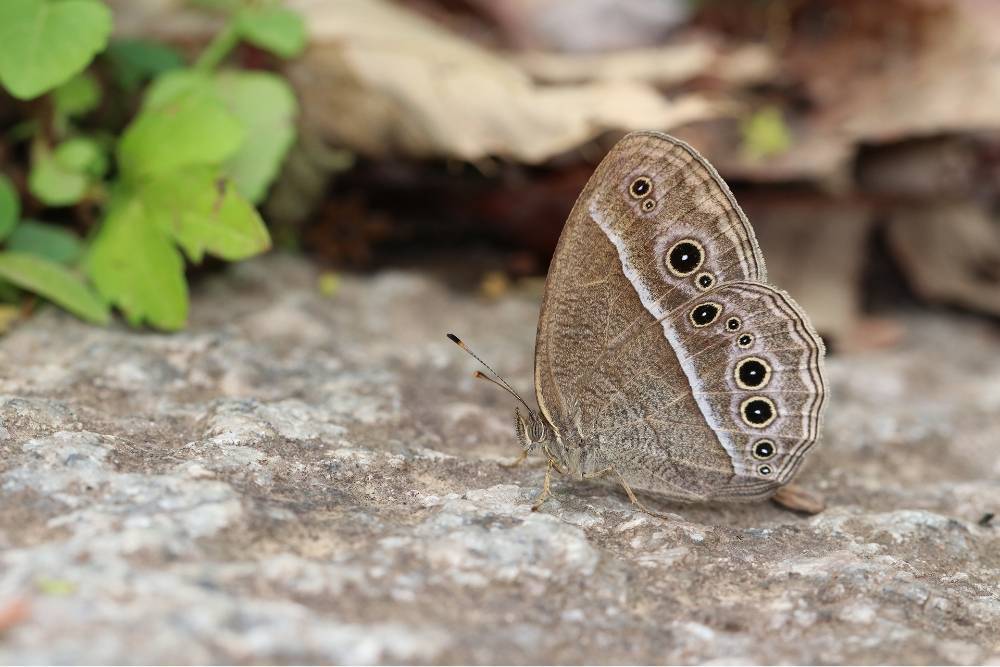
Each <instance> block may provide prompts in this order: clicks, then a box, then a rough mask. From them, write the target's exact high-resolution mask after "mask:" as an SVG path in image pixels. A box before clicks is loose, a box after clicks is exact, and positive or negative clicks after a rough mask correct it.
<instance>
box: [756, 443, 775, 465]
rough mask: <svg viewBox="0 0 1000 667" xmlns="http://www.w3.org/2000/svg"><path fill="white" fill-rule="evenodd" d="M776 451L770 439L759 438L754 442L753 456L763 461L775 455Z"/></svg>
mask: <svg viewBox="0 0 1000 667" xmlns="http://www.w3.org/2000/svg"><path fill="white" fill-rule="evenodd" d="M775 451H776V450H775V447H774V443H773V442H771V441H770V440H758V441H757V442H755V443H754V444H753V456H754V458H755V459H760V460H761V461H767V460H768V459H769V458H771V457H772V456H774V453H775Z"/></svg>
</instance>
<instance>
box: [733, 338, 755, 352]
mask: <svg viewBox="0 0 1000 667" xmlns="http://www.w3.org/2000/svg"><path fill="white" fill-rule="evenodd" d="M736 345H737V346H738V347H740V348H742V349H744V350H745V349H747V348H748V347H750V346H751V345H753V336H751V335H750V334H743V335H742V336H740V337H739V338H737V339H736Z"/></svg>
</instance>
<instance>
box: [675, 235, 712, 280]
mask: <svg viewBox="0 0 1000 667" xmlns="http://www.w3.org/2000/svg"><path fill="white" fill-rule="evenodd" d="M704 259H705V253H704V252H703V251H702V249H701V245H700V244H699V243H697V242H696V241H693V240H691V239H684V240H683V241H678V242H677V243H675V244H674V245H673V247H672V248H670V252H668V253H667V268H669V269H670V271H671V273H673V274H674V275H676V276H682V277H683V276H689V275H691V274H692V273H694V272H695V271H697V270H698V268H699V267H700V266H701V263H702V262H703V261H704Z"/></svg>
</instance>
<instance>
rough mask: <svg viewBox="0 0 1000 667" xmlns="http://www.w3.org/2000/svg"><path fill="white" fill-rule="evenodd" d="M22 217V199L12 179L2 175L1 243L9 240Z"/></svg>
mask: <svg viewBox="0 0 1000 667" xmlns="http://www.w3.org/2000/svg"><path fill="white" fill-rule="evenodd" d="M20 217H21V199H20V198H19V197H18V196H17V188H15V187H14V184H13V183H11V182H10V179H9V178H7V177H6V176H4V175H3V174H0V241H2V240H3V239H5V238H7V236H8V235H9V234H10V233H11V231H12V230H13V229H14V227H16V226H17V221H18V220H19V219H20Z"/></svg>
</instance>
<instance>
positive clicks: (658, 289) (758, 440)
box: [518, 132, 826, 501]
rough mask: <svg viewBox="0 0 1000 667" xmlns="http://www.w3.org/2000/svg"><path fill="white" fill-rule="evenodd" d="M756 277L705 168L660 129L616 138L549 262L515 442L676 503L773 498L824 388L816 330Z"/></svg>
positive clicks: (727, 198) (756, 255)
mask: <svg viewBox="0 0 1000 667" xmlns="http://www.w3.org/2000/svg"><path fill="white" fill-rule="evenodd" d="M766 280H767V276H766V269H765V267H764V260H763V257H762V256H761V253H760V249H759V247H758V245H757V241H756V239H755V236H754V233H753V229H752V228H751V227H750V224H749V222H748V221H747V219H746V217H745V216H744V215H743V213H742V211H741V210H740V208H739V206H738V205H737V203H736V201H735V199H734V198H733V196H732V194H731V193H730V192H729V189H728V188H727V187H726V185H725V183H724V182H723V181H722V179H721V178H720V177H719V176H718V174H717V173H716V172H715V170H714V169H713V168H712V167H711V166H710V165H709V164H708V163H707V162H706V161H705V160H704V159H703V158H701V156H699V155H698V154H697V153H696V152H695V151H694V150H693V149H692V148H690V147H689V146H687V145H686V144H684V143H683V142H680V141H679V140H677V139H674V138H672V137H669V136H668V135H664V134H659V133H653V132H643V133H633V134H630V135H628V136H626V137H625V138H624V139H622V140H621V141H620V142H619V143H618V144H617V145H616V146H615V147H614V148H613V149H612V150H611V151H610V152H609V154H608V156H607V157H605V159H604V160H603V161H602V162H601V164H600V165H599V166H598V168H597V170H596V171H595V173H594V175H593V177H592V178H591V180H590V181H589V183H588V184H587V186H586V187H585V188H584V190H583V192H582V193H581V195H580V197H579V199H578V201H577V203H576V205H575V206H574V208H573V211H572V212H571V214H570V217H569V219H568V221H567V223H566V225H565V227H564V229H563V232H562V235H561V237H560V240H559V244H558V246H557V248H556V252H555V255H554V256H553V260H552V264H551V266H550V269H549V274H548V278H547V281H546V289H545V296H544V298H543V303H542V308H541V313H540V316H539V323H538V332H537V339H536V348H535V393H536V398H537V402H538V406H539V413H538V414H537V415H535V414H532V415H530V416H529V417H528V418H527V419H528V420H529V421H530V422H531V425H530V426H529V427H528V428H527V429H524V428H523V427H524V426H525V422H524V419H522V418H521V417H519V418H518V419H519V428H520V429H521V431H520V432H519V437H520V438H521V439H522V442H523V443H525V445H526V447H528V446H530V447H531V448H538V447H540V448H542V449H543V450H544V451H545V453H546V454H547V456H548V457H549V460H550V462H551V463H552V464H553V465H555V466H557V467H559V468H560V469H562V470H564V471H566V472H569V473H572V474H574V475H576V476H579V477H591V476H597V475H600V474H603V473H608V472H610V473H612V474H614V475H615V476H617V478H618V479H619V480H620V481H621V482H623V483H624V484H626V488H627V489H628V487H629V486H631V487H632V488H635V489H640V490H645V491H650V492H653V493H657V494H659V495H662V496H665V497H667V498H670V499H673V500H679V501H704V500H733V501H741V500H758V499H762V498H766V497H768V496H770V495H772V494H773V493H774V492H775V491H776V490H777V489H778V488H780V487H781V486H782V485H783V484H786V483H787V482H788V481H789V480H790V479H791V478H792V476H793V475H794V474H795V472H796V471H797V469H798V467H799V465H800V463H801V461H802V459H803V456H804V455H805V453H806V451H808V449H809V448H810V447H811V446H812V444H813V443H814V442H815V441H816V439H817V437H818V434H819V428H820V420H821V415H822V410H823V406H824V403H825V394H826V385H825V382H824V380H823V369H822V358H823V352H824V351H823V344H822V342H821V340H820V339H819V337H818V336H817V335H816V334H815V332H814V331H813V330H812V327H811V325H810V324H809V322H808V319H807V317H806V316H805V314H804V313H803V312H802V310H801V308H799V306H798V305H796V304H795V302H794V301H792V299H791V298H790V297H789V296H788V295H787V294H785V293H784V292H781V291H780V290H778V289H776V288H774V287H772V286H770V285H768V284H767V282H766Z"/></svg>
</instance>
